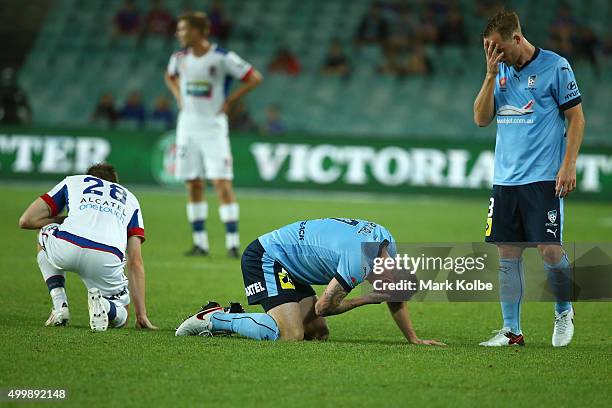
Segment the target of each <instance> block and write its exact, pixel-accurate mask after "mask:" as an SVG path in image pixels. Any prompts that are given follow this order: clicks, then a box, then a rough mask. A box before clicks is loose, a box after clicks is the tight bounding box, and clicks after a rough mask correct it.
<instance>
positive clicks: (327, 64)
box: [321, 40, 351, 77]
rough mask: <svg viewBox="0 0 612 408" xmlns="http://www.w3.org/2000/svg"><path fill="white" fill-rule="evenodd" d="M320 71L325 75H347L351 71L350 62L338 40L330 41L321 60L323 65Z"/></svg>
mask: <svg viewBox="0 0 612 408" xmlns="http://www.w3.org/2000/svg"><path fill="white" fill-rule="evenodd" d="M321 72H322V73H323V74H326V75H337V76H342V77H347V76H349V75H350V73H351V63H350V61H349V59H348V57H347V56H346V54H345V53H344V50H343V49H342V44H340V41H338V40H334V41H332V43H331V45H330V46H329V49H328V50H327V54H326V56H325V60H324V61H323V67H322V68H321Z"/></svg>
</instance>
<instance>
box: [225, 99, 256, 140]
mask: <svg viewBox="0 0 612 408" xmlns="http://www.w3.org/2000/svg"><path fill="white" fill-rule="evenodd" d="M227 116H228V120H229V126H230V129H231V130H242V131H245V132H250V131H255V130H257V124H256V123H255V121H253V119H252V118H251V115H250V113H249V111H248V109H247V106H246V104H245V103H244V100H242V99H239V100H238V101H237V102H236V103H234V104H233V105H232V106H231V107H230V110H229V112H228V115H227Z"/></svg>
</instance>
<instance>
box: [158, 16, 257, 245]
mask: <svg viewBox="0 0 612 408" xmlns="http://www.w3.org/2000/svg"><path fill="white" fill-rule="evenodd" d="M209 29H210V23H209V20H208V17H207V16H206V14H204V13H201V12H189V13H187V14H184V15H183V16H181V17H179V19H178V24H177V30H176V36H177V38H178V40H179V42H180V44H181V47H183V48H182V49H181V50H180V51H177V52H175V53H174V54H172V57H171V58H170V62H169V64H168V70H167V72H166V73H165V81H166V85H167V86H168V88H169V89H170V90H171V91H172V93H173V94H174V97H175V98H176V101H177V104H178V106H179V109H180V113H179V116H178V122H177V128H176V145H177V162H176V174H177V177H178V178H180V179H182V180H184V181H185V183H186V186H187V191H188V194H189V202H188V203H187V218H188V219H189V222H190V223H191V227H192V235H193V248H192V249H191V250H190V251H189V252H187V255H206V254H208V250H209V247H208V234H207V232H206V220H207V218H208V204H207V202H206V200H205V197H204V190H205V182H204V180H205V179H208V180H212V183H213V186H214V188H215V190H216V192H217V196H218V197H219V202H220V203H219V204H220V205H219V216H220V218H221V221H222V222H223V223H224V224H225V230H226V236H225V245H226V248H227V250H228V253H229V255H230V256H232V257H239V246H240V240H239V236H238V218H239V208H238V203H237V202H236V197H235V195H234V191H233V187H232V179H233V177H234V173H233V165H232V152H231V150H230V142H229V137H228V122H227V112H228V110H229V108H230V106H231V105H232V104H233V103H235V102H236V101H237V100H238V99H240V98H241V97H242V96H243V95H245V94H246V93H247V92H250V91H251V90H253V89H254V88H255V87H256V86H258V85H259V84H260V83H261V81H262V76H261V74H260V73H259V72H258V71H257V70H256V69H254V68H253V67H252V66H251V65H250V64H249V63H247V62H245V61H244V60H243V59H242V58H240V57H239V56H238V55H237V54H236V53H234V52H231V51H227V50H226V49H224V48H221V47H220V46H218V45H217V44H213V43H211V42H210V41H209V40H208V33H209ZM233 79H239V80H240V81H242V85H241V86H240V87H238V88H237V89H235V90H234V91H233V92H232V93H231V94H228V92H229V90H230V86H231V82H232V80H233Z"/></svg>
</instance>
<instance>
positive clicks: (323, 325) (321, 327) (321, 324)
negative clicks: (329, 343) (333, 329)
mask: <svg viewBox="0 0 612 408" xmlns="http://www.w3.org/2000/svg"><path fill="white" fill-rule="evenodd" d="M328 338H329V328H328V327H327V321H326V320H325V319H324V318H322V317H319V318H318V319H315V320H313V321H311V322H310V323H308V324H307V325H306V326H305V327H304V340H320V341H324V340H327V339H328Z"/></svg>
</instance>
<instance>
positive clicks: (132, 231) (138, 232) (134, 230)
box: [127, 227, 145, 239]
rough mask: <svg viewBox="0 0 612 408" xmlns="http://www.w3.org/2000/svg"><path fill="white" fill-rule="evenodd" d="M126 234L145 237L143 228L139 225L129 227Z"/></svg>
mask: <svg viewBox="0 0 612 408" xmlns="http://www.w3.org/2000/svg"><path fill="white" fill-rule="evenodd" d="M127 236H128V238H129V237H141V238H143V239H144V238H145V230H144V229H143V228H140V227H134V228H130V229H129V230H128V232H127Z"/></svg>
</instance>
